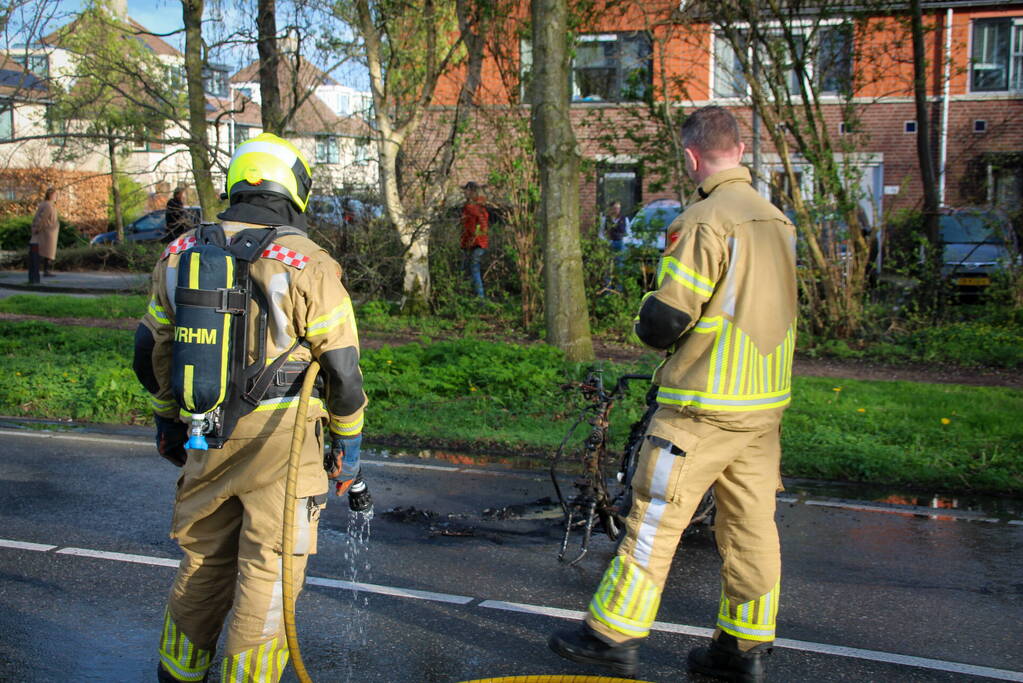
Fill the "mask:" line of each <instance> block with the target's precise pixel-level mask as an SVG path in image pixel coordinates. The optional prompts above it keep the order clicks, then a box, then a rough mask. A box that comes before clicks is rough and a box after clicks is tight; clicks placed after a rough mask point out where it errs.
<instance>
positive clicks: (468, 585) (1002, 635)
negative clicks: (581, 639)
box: [0, 431, 1023, 683]
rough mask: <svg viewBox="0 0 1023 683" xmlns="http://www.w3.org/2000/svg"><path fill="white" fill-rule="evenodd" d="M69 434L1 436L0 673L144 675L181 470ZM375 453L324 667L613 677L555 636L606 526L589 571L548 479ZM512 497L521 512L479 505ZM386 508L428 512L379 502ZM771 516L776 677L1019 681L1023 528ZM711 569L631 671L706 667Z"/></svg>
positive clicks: (326, 676)
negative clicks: (776, 584)
mask: <svg viewBox="0 0 1023 683" xmlns="http://www.w3.org/2000/svg"><path fill="white" fill-rule="evenodd" d="M67 436H68V435H65V436H62V437H60V438H49V437H45V438H44V437H40V436H29V435H21V434H19V435H12V434H11V433H10V432H7V431H4V432H2V433H0V539H3V540H0V680H2V681H148V680H153V679H154V676H153V672H154V670H155V666H156V641H157V638H158V634H159V628H160V622H161V615H162V612H163V606H164V598H165V595H166V591H167V589H168V587H169V585H170V581H171V578H172V576H173V568H172V567H170V566H165V565H167V564H173V562H174V559H175V558H177V557H178V551H177V548H176V546H175V545H174V543H173V542H172V541H170V540H169V539H168V538H167V533H166V530H167V525H168V523H169V519H170V510H171V501H172V491H173V485H174V480H175V477H176V472H175V470H174V469H173V468H172V467H171V466H170V465H169V464H167V463H165V462H164V461H163V460H161V459H160V458H159V457H157V456H156V455H155V453H154V452H153V450H152V448H151V447H150V446H149V444H148V442H146V441H132V440H123V439H121V437H110V438H106V437H103V436H100V435H97V434H89V435H70V436H72V438H67ZM112 439H113V440H112ZM365 457H366V459H367V461H368V462H367V465H366V470H367V473H368V477H369V482H370V486H371V488H372V490H373V493H374V498H375V501H376V509H377V513H378V514H377V516H376V518H375V519H374V520H373V522H372V523H371V525H370V527H369V530H368V535H369V540H368V543H365V544H359V543H357V542H355V541H354V540H353V534H351V533H349V532H350V529H349V521H350V520H349V518H348V512H347V509H346V506H345V505H338V504H337V503H336V502H334V503H333V504H332V505H331V506H330V507H328V510H327V511H326V513H325V516H324V519H323V522H322V524H321V537H320V554H319V555H317V556H316V557H315V558H313V560H312V562H311V566H310V571H309V575H310V577H311V579H310V584H311V585H308V586H307V588H306V590H305V592H304V593H303V596H302V598H301V600H300V601H299V608H298V618H299V629H300V633H301V644H302V651H303V654H304V657H305V661H306V665H307V667H308V668H309V670H310V672H311V673H312V675H313V678H314V680H316V681H318V682H324V681H384V682H392V681H393V682H404V681H409V682H434V681H436V682H438V683H440V682H444V683H448V682H457V681H467V680H473V679H480V678H491V677H497V676H513V675H527V674H534V675H537V674H559V673H562V674H584V673H590V674H602V673H603V672H601V671H599V670H587V669H586V668H585V667H580V666H576V665H574V664H572V663H569V662H565V661H563V660H561V659H559V658H558V657H557V656H555V655H553V654H552V653H551V652H549V651H548V650H547V648H546V645H545V640H546V637H547V635H548V634H549V633H550V632H551V631H552V630H554V629H557V628H563V627H565V626H566V625H570V624H571V623H572V622H571V621H570V620H567V619H565V618H563V615H564V614H565V613H564V612H560V611H559V610H568V611H570V612H569V616H572V612H577V611H579V610H582V609H584V608H585V605H586V603H587V601H588V599H589V597H590V593H591V591H592V590H593V589H594V588H595V587H596V585H597V583H598V581H599V579H600V575H601V573H602V571H603V568H604V566H605V564H606V562H607V561H608V560H609V559H610V557H611V553H612V550H613V549H612V545H611V543H610V542H609V541H607V539H606V538H595V540H594V543H593V549H592V550H591V553H590V556H588V557H587V558H585V559H584V560H583V562H582V563H581V564H580V566H579V567H576V568H568V567H565V566H562V565H559V564H558V562H557V561H556V559H555V556H556V551H557V546H558V542H559V540H560V539H559V533H560V532H559V530H558V528H557V520H556V519H553V518H552V517H551V516H550V515H549V514H547V516H546V517H545V510H546V509H547V508H545V507H544V506H542V505H537V504H533V503H535V502H536V501H537V500H539V499H542V498H544V497H545V496H550V495H552V492H551V490H550V484H549V481H547V480H546V478H545V476H544V474H543V473H531V472H514V471H507V470H501V469H495V468H460V467H457V466H451V465H445V464H444V463H439V462H435V461H428V460H420V459H416V458H399V457H385V456H384V454H382V453H375V452H373V451H370V452H368V453H367V454H366V456H365ZM785 500H786V501H788V499H785ZM509 505H511V506H519V507H515V508H513V510H515V511H516V512H518V513H520V516H519V517H517V518H512V519H505V520H501V519H490V518H488V517H487V515H485V514H484V512H483V511H484V510H486V509H488V508H489V509H498V508H503V507H504V506H509ZM395 507H403V508H408V507H415V508H416V509H417V510H428V511H432V512H435V513H437V516H436V517H433V518H427V517H426V516H424V515H422V514H405V515H394V514H381V513H383V512H384V511H386V510H388V509H393V508H395ZM778 520H779V525H780V528H781V533H782V547H783V549H782V552H783V563H784V575H783V579H782V596H783V600H784V602H783V604H782V608H781V612H780V614H779V635H780V636H782V637H783V638H784V639H785V640H779V642H778V645H779V647H777V648H776V649H775V652H774V654H773V656H772V657H771V658H770V660H769V662H768V664H769V673H770V679H771V680H773V681H965V680H1017V681H1023V673H1021V672H1023V652H1021V648H1020V642H1021V638H1020V626H1021V624H1023V566H1021V562H1020V558H1023V525H1020V524H1009V523H1007V522H1006V521H1004V520H1002V521H1000V522H977V521H964V520H948V519H945V520H942V519H929V518H926V517H919V516H913V515H898V514H883V513H881V512H876V511H861V510H853V509H842V508H825V507H820V506H815V505H807V504H805V502H783V503H781V504H780V505H779V512H778ZM356 532H361V533H363V534H365V533H366V530H365V529H358V530H356ZM10 541H14V542H15V543H10ZM24 543H29V544H41V545H42V547H34V546H29V547H27V548H26V547H14V546H19V544H24ZM47 546H53V547H47ZM75 548H78V549H83V550H74V549H75ZM94 551H100V553H101V556H100V557H89V556H86V555H89V554H95V553H94ZM102 553H123V554H127V555H129V557H124V556H113V557H111V556H106V555H102ZM154 558H155V559H154ZM161 559H162V560H163V562H162V563H161ZM717 566H718V565H717V555H716V552H715V550H714V548H713V544H712V541H711V539H710V536H709V534H707V533H706V532H698V533H696V534H695V535H693V536H692V537H690V538H689V539H688V540H687V543H686V545H685V547H684V550H683V552H682V553H681V554H680V555H679V557H678V559H677V560H676V562H675V566H674V568H673V570H672V577H671V579H670V582H669V586H668V589H667V591H666V592H665V596H664V599H663V603H662V607H661V611H660V613H659V615H658V620H659V622H660V623H661V624H662V626H661V628H660V630H656V631H655V632H654V633H653V634H652V635H651V637H650V638H649V640H648V642H647V643H646V644H645V645H644V648H643V651H642V664H641V666H640V671H639V675H638V677H637V678H639V679H642V680H647V681H660V682H663V681H686V680H695V681H701V680H707V679H700V678H698V677H695V678H691V677H689V676H688V674H686V673H685V672H684V660H685V653H686V652H687V651H688V650H689V649H690V648H691V647H693V646H695V645H697V644H699V643H700V642H701V641H702V637H701V634H703V633H705V632H704V631H702V630H700V629H705V628H707V627H709V626H711V624H712V620H713V615H714V613H715V609H716V603H717V597H718V595H717V593H718V584H717ZM338 581H358V582H363V583H366V584H372V586H370V587H369V588H370V590H363V591H358V592H356V591H353V590H351V589H350V587H338V583H337V582H338ZM396 589H397V590H396ZM402 591H406V593H405V594H401V593H402ZM407 591H421V593H415V594H412V595H410V594H408V593H407ZM395 593H397V594H395ZM508 603H516V604H522V605H528V606H530V607H527V608H510V607H509V605H508ZM523 609H525V610H526V611H522V610H523ZM843 648H856V650H848V649H843ZM892 655H896V656H895V657H893V656H892ZM898 656H905V657H908V659H906V658H900V657H898ZM912 658H922V659H919V660H914V659H912ZM976 667H987V668H976ZM211 678H212V677H211ZM285 680H294V677H293V674H292V673H290V671H289V673H288V674H287V675H286V676H285Z"/></svg>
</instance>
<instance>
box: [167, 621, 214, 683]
mask: <svg viewBox="0 0 1023 683" xmlns="http://www.w3.org/2000/svg"><path fill="white" fill-rule="evenodd" d="M212 658H213V653H212V652H211V651H210V650H203V649H202V648H199V647H196V646H195V644H194V643H192V641H190V640H189V639H188V637H187V636H186V635H185V634H184V633H182V632H181V630H180V629H178V627H177V625H176V624H175V623H174V620H173V619H171V615H170V611H169V610H168V611H166V612H165V613H164V617H163V633H162V634H161V637H160V663H161V665H162V666H163V668H164V670H165V671H167V673H169V674H170V675H171V676H173V677H174V678H176V679H177V680H179V681H201V680H202V679H203V677H204V676H206V670H207V669H209V668H210V663H211V662H212Z"/></svg>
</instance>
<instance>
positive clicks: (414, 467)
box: [361, 460, 462, 472]
mask: <svg viewBox="0 0 1023 683" xmlns="http://www.w3.org/2000/svg"><path fill="white" fill-rule="evenodd" d="M361 462H363V463H365V464H367V465H377V466H378V467H400V468H402V469H409V470H440V471H441V472H460V471H462V469H461V468H459V467H448V466H446V465H423V464H420V463H418V462H393V461H384V460H362V461H361Z"/></svg>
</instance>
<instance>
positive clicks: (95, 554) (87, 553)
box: [57, 548, 181, 567]
mask: <svg viewBox="0 0 1023 683" xmlns="http://www.w3.org/2000/svg"><path fill="white" fill-rule="evenodd" d="M57 554H58V555H76V556H78V557H91V558H94V559H97V560H114V561H115V562H130V563H132V564H151V565H156V566H158V567H177V566H178V564H180V563H181V560H175V559H173V558H170V557H151V556H149V555H130V554H128V553H111V552H107V551H105V550H89V549H88V548H61V549H60V550H58V551H57Z"/></svg>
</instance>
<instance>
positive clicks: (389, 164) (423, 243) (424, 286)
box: [379, 136, 430, 314]
mask: <svg viewBox="0 0 1023 683" xmlns="http://www.w3.org/2000/svg"><path fill="white" fill-rule="evenodd" d="M379 149H380V191H381V193H382V194H383V199H384V208H385V209H386V210H387V216H388V218H390V219H391V222H392V223H393V224H394V228H395V230H397V231H398V238H399V239H400V240H401V244H402V246H403V247H405V253H404V258H403V260H404V271H405V279H404V282H403V285H402V292H403V301H402V309H403V310H404V311H405V312H406V313H411V314H421V313H426V312H427V302H428V301H429V300H430V258H429V254H430V252H429V234H428V233H427V232H426V231H425V230H422V229H417V228H416V226H415V225H413V224H412V223H410V222H409V220H408V216H407V215H406V214H405V206H404V205H403V204H402V203H401V193H400V192H399V189H398V152H399V151H400V150H401V143H400V142H397V141H395V140H394V139H393V137H390V136H387V137H383V138H382V139H381V140H380V144H379Z"/></svg>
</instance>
